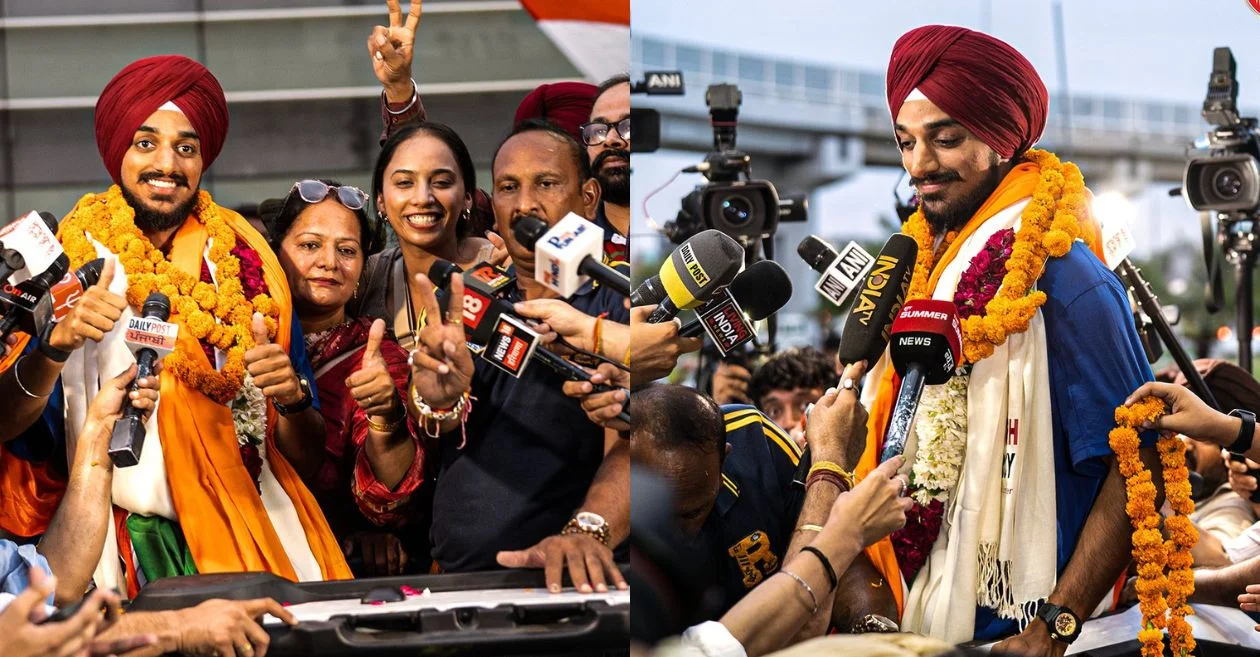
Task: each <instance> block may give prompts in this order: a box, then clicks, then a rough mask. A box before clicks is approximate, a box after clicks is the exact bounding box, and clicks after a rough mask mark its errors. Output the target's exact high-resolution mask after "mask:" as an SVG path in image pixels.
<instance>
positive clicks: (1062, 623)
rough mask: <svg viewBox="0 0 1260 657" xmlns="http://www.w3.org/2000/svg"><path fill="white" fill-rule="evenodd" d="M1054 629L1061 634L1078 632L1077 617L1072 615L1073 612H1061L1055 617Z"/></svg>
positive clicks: (1066, 634)
mask: <svg viewBox="0 0 1260 657" xmlns="http://www.w3.org/2000/svg"><path fill="white" fill-rule="evenodd" d="M1054 631H1055V632H1057V633H1058V634H1060V635H1061V636H1072V635H1073V634H1076V619H1075V618H1073V617H1072V614H1069V613H1066V612H1063V613H1060V614H1059V615H1058V616H1055V617H1054Z"/></svg>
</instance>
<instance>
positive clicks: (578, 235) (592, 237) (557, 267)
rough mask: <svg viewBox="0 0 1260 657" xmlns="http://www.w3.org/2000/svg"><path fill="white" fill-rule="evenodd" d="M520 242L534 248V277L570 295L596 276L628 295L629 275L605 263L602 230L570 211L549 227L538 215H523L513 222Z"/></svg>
mask: <svg viewBox="0 0 1260 657" xmlns="http://www.w3.org/2000/svg"><path fill="white" fill-rule="evenodd" d="M512 234H513V235H515V236H516V241H518V242H520V243H521V245H522V246H524V247H525V248H527V249H529V250H531V251H533V252H534V280H537V281H539V282H541V283H542V284H543V285H546V286H547V287H549V288H551V289H553V290H555V291H556V292H559V293H560V296H562V297H564V298H566V299H567V298H569V297H571V296H573V295H574V294H577V291H578V290H579V289H581V288H582V286H583V285H585V284H586V281H587V280H589V279H592V278H593V279H595V280H597V281H599V282H600V283H602V284H603V285H606V286H608V287H609V288H611V289H613V290H615V291H616V292H618V293H619V294H621V295H623V296H630V279H629V278H627V277H626V275H625V274H622V273H621V272H619V271H617V270H616V269H613V268H612V267H609V266H608V265H605V264H604V262H603V256H604V230H603V229H602V228H600V227H599V226H596V225H595V224H593V223H591V222H589V221H587V220H585V219H583V218H582V217H580V216H578V215H577V214H576V213H573V212H570V213H569V214H567V215H565V217H564V218H563V219H561V220H560V221H559V222H557V223H556V225H554V226H551V227H550V228H548V226H547V224H546V223H544V222H543V221H542V220H541V219H539V218H538V217H522V218H520V219H518V220H517V221H516V223H515V224H514V225H513V226H512Z"/></svg>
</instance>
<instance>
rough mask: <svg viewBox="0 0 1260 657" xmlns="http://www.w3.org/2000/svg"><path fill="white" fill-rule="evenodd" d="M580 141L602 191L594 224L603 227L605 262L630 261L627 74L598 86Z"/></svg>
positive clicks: (628, 92) (609, 79)
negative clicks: (583, 145)
mask: <svg viewBox="0 0 1260 657" xmlns="http://www.w3.org/2000/svg"><path fill="white" fill-rule="evenodd" d="M582 142H583V143H585V144H586V154H587V155H589V156H590V158H591V169H592V170H593V171H594V173H595V178H596V180H598V181H599V187H600V190H602V193H603V198H602V201H603V202H602V203H600V204H599V211H598V213H597V214H596V215H595V223H596V224H598V225H599V226H600V227H602V228H603V229H604V261H605V262H630V76H628V75H615V76H613V77H611V78H608V79H607V80H605V81H604V83H603V84H601V85H599V91H597V92H596V94H595V104H594V105H592V106H591V120H590V121H588V122H586V123H583V124H582Z"/></svg>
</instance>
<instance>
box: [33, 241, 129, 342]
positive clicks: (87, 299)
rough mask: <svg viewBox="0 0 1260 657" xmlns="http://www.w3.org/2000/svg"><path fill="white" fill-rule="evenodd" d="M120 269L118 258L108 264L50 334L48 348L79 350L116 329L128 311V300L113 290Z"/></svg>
mask: <svg viewBox="0 0 1260 657" xmlns="http://www.w3.org/2000/svg"><path fill="white" fill-rule="evenodd" d="M116 266H117V261H116V260H115V259H114V258H109V259H106V260H105V261H104V266H103V267H102V268H101V270H100V272H101V273H100V278H98V279H97V281H96V284H95V285H92V286H90V287H88V288H87V290H85V291H84V292H83V296H82V297H81V298H79V299H78V301H77V302H75V303H74V306H73V307H72V308H70V311H69V313H68V314H66V315H65V317H64V318H62V320H61V321H60V322H57V323H56V324H55V325H54V326H53V329H52V331H51V332H50V333H49V334H48V346H50V347H52V348H54V349H58V350H60V351H65V352H72V351H76V350H78V349H80V348H81V347H83V345H84V343H86V342H87V341H88V340H91V341H93V342H100V341H101V340H103V339H104V338H105V334H106V333H109V332H110V331H112V330H113V329H114V325H115V324H117V323H118V320H119V318H121V317H122V313H123V310H125V309H126V308H127V300H126V299H125V298H123V297H122V296H121V295H118V294H114V293H113V292H110V291H109V286H110V284H111V283H113V281H114V270H115V268H116ZM80 284H81V281H80Z"/></svg>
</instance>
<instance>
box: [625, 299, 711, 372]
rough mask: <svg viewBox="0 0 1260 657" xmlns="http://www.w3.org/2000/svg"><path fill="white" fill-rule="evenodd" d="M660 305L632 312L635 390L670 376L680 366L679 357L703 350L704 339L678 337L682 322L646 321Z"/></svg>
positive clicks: (632, 369) (631, 310) (631, 350)
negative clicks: (655, 322) (656, 322)
mask: <svg viewBox="0 0 1260 657" xmlns="http://www.w3.org/2000/svg"><path fill="white" fill-rule="evenodd" d="M655 309H656V306H639V307H637V308H631V309H630V371H631V372H632V374H631V377H630V380H631V387H636V386H640V385H642V384H644V383H648V382H651V381H655V380H657V379H659V378H661V377H663V376H667V375H668V374H669V373H670V372H672V371H674V367H676V366H677V365H678V358H679V357H680V356H682V355H683V354H685V353H687V352H690V351H699V350H700V347H701V346H702V345H703V344H704V342H703V341H702V340H701V339H700V338H684V337H681V336H679V335H678V332H679V331H680V330H681V329H682V322H681V321H679V320H678V319H677V318H674V319H673V320H670V321H668V322H661V323H659V324H649V323H648V322H647V321H646V320H647V317H648V315H651V314H652V311H653V310H655Z"/></svg>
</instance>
